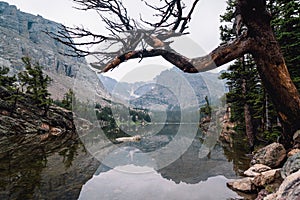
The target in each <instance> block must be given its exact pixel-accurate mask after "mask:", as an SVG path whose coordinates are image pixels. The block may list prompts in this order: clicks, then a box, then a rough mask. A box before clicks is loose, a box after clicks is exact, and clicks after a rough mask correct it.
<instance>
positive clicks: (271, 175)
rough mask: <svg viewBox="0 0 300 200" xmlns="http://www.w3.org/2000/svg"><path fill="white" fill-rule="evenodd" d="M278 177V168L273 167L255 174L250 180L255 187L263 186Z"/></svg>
mask: <svg viewBox="0 0 300 200" xmlns="http://www.w3.org/2000/svg"><path fill="white" fill-rule="evenodd" d="M278 178H280V169H273V170H269V171H265V172H262V173H261V174H260V175H258V176H256V177H255V178H254V179H253V181H252V182H253V184H254V185H255V186H257V187H264V186H265V185H267V184H270V183H272V182H274V181H275V180H276V179H278Z"/></svg>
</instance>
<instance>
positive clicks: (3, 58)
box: [0, 1, 108, 99]
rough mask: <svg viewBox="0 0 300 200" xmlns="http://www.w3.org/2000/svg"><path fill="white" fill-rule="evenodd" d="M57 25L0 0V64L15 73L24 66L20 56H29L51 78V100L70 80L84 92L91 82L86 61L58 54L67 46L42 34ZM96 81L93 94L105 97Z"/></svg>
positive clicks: (61, 93)
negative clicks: (96, 85)
mask: <svg viewBox="0 0 300 200" xmlns="http://www.w3.org/2000/svg"><path fill="white" fill-rule="evenodd" d="M60 26H61V24H59V23H56V22H53V21H50V20H47V19H44V18H43V17H42V16H39V15H37V16H35V15H32V14H28V13H25V12H22V11H20V10H19V9H17V7H16V6H13V5H9V4H8V3H6V2H1V1H0V33H1V34H0V65H2V66H7V67H9V68H10V69H11V72H12V73H17V72H18V71H19V70H22V69H23V66H24V65H23V63H22V61H21V58H22V57H24V56H28V57H30V58H31V59H32V62H33V63H39V64H40V65H41V66H43V67H44V72H45V73H46V74H48V75H49V76H50V77H51V78H52V79H53V82H52V84H51V86H50V88H49V91H50V93H51V94H52V96H53V97H52V98H53V99H56V98H61V97H62V96H63V94H64V93H65V92H66V91H67V90H68V88H73V85H74V80H76V81H77V83H78V81H79V82H82V83H80V84H77V85H82V86H84V88H85V89H82V90H84V91H85V92H86V93H88V92H87V91H86V90H89V89H88V88H92V85H93V84H94V82H92V81H91V80H90V78H89V77H91V76H94V73H93V71H92V70H91V69H90V68H89V67H88V64H87V62H86V60H85V59H84V58H75V57H69V56H64V55H62V54H60V53H64V52H67V51H69V50H70V48H69V47H67V46H65V45H63V44H61V43H59V42H58V41H56V40H54V39H53V38H51V37H50V36H48V35H47V34H46V33H45V32H46V31H48V32H54V33H55V32H58V31H59V30H60ZM78 75H79V76H78ZM99 84H100V87H98V88H97V90H100V91H97V94H103V96H105V97H108V95H107V94H106V93H105V91H104V90H103V86H102V85H101V83H100V82H99ZM77 89H78V91H79V93H80V94H79V95H80V96H83V97H84V96H85V94H84V93H83V92H81V89H80V88H77ZM91 90H94V88H93V89H91ZM90 92H93V93H95V91H90ZM89 95H90V94H89ZM100 96H101V95H100Z"/></svg>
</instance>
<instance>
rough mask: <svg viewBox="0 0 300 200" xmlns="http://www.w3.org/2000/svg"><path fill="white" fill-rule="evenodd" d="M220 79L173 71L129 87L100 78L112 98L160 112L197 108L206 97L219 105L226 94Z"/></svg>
mask: <svg viewBox="0 0 300 200" xmlns="http://www.w3.org/2000/svg"><path fill="white" fill-rule="evenodd" d="M219 76H220V74H219V73H211V72H205V73H199V74H187V73H183V72H182V71H180V70H179V69H177V68H175V67H174V68H171V69H168V70H164V71H162V72H161V73H160V74H159V75H157V76H156V77H155V78H154V79H153V80H152V81H145V82H136V83H128V82H118V81H116V80H115V79H112V78H110V77H107V76H103V75H99V78H100V80H101V82H102V83H103V85H104V87H105V88H106V90H107V91H108V92H109V93H111V94H112V96H113V97H114V98H116V99H118V100H123V101H124V103H127V104H130V105H132V106H133V107H137V108H148V109H154V110H161V109H172V108H176V107H177V108H179V107H186V108H187V107H189V106H196V104H197V105H198V106H200V105H203V104H205V97H206V96H208V97H209V99H210V101H211V102H212V103H214V104H218V103H219V99H220V98H221V97H222V96H223V95H224V92H225V91H226V88H225V82H224V81H222V80H219Z"/></svg>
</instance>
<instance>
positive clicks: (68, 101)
mask: <svg viewBox="0 0 300 200" xmlns="http://www.w3.org/2000/svg"><path fill="white" fill-rule="evenodd" d="M61 103H62V107H64V108H66V109H68V110H71V109H72V103H73V104H75V103H76V99H75V94H74V92H73V90H72V89H69V90H68V92H67V93H65V95H64V98H63V100H62V102H61Z"/></svg>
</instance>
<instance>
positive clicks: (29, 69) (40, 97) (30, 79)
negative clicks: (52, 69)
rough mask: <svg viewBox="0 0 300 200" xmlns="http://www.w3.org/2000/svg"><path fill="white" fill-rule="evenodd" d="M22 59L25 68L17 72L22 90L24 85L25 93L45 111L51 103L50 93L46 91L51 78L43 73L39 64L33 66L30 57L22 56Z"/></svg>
mask: <svg viewBox="0 0 300 200" xmlns="http://www.w3.org/2000/svg"><path fill="white" fill-rule="evenodd" d="M22 61H23V62H24V64H25V69H26V70H25V71H22V72H20V73H19V74H18V78H19V80H20V82H21V85H22V88H23V89H22V90H24V87H25V89H26V94H28V95H29V96H30V97H31V98H32V99H33V101H34V103H35V104H36V105H37V106H38V107H41V108H42V109H44V111H45V112H47V110H48V108H49V106H50V105H51V103H52V99H51V98H50V93H49V92H48V85H49V84H50V82H51V78H50V77H49V76H48V75H44V73H43V71H42V67H41V66H40V65H39V64H36V65H34V66H33V65H32V64H31V60H30V58H28V57H23V58H22Z"/></svg>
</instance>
